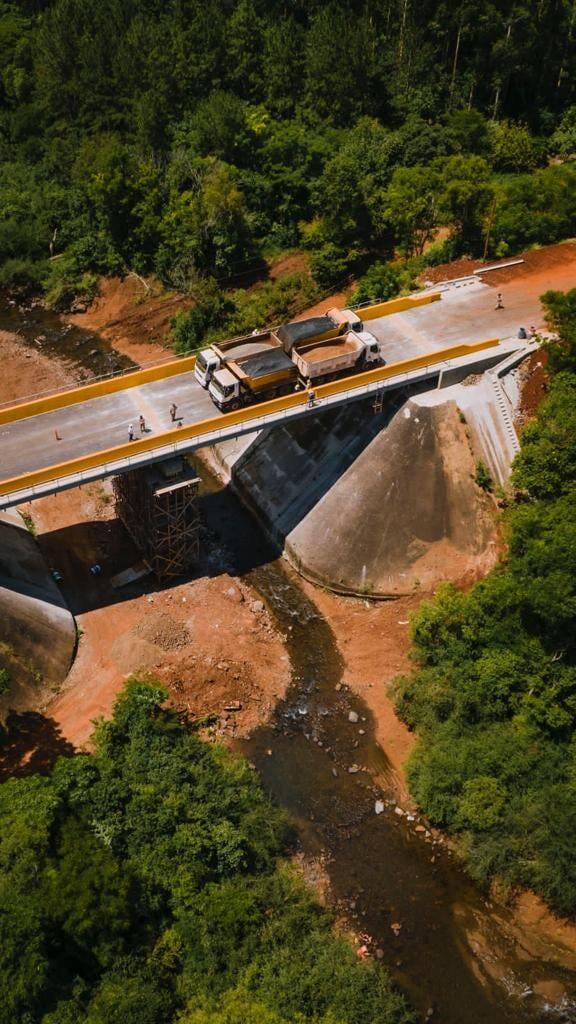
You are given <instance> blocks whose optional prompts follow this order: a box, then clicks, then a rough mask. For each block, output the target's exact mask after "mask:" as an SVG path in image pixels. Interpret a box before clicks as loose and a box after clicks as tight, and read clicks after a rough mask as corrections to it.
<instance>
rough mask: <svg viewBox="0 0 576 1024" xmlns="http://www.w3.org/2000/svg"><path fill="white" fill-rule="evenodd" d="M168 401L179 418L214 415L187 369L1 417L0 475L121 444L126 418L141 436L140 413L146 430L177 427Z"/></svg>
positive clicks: (125, 434) (186, 421)
mask: <svg viewBox="0 0 576 1024" xmlns="http://www.w3.org/2000/svg"><path fill="white" fill-rule="evenodd" d="M172 402H175V403H176V405H177V406H178V416H179V417H181V422H182V424H189V423H194V422H196V421H197V420H203V419H208V418H209V417H212V416H216V415H218V410H217V409H216V407H215V405H214V403H213V402H212V400H211V398H210V397H209V395H208V393H207V392H206V391H204V389H203V388H201V387H200V385H199V384H198V383H197V381H196V380H195V378H194V374H193V373H192V372H188V373H182V374H179V375H177V376H174V377H168V378H166V379H163V380H157V381H154V382H152V383H150V384H141V385H139V386H137V387H131V388H127V389H126V390H124V391H118V392H116V393H115V394H111V395H104V396H102V397H101V398H92V399H90V400H89V401H86V402H81V403H80V404H78V405H68V406H65V407H64V408H63V409H55V410H54V411H53V412H45V413H42V414H41V415H38V416H30V417H28V418H26V419H17V420H15V421H14V422H13V423H4V424H2V425H1V426H0V479H2V480H6V479H9V478H10V477H14V476H21V475H22V474H24V473H28V472H32V471H34V470H37V469H42V468H44V467H45V466H52V465H54V464H55V463H59V462H67V461H68V460H69V459H75V458H78V457H79V456H81V455H87V454H89V453H90V452H97V451H104V450H106V449H109V448H114V447H116V446H117V445H121V444H124V442H125V441H127V440H128V425H129V424H130V423H132V425H133V427H134V435H135V437H139V427H138V417H139V415H140V414H142V415H143V416H144V419H145V420H146V425H147V427H148V428H149V431H150V433H154V434H163V433H165V432H166V431H169V430H172V429H174V430H177V429H178V426H177V425H174V424H173V423H172V422H171V420H170V406H171V404H172ZM55 432H58V435H59V436H60V437H61V440H60V441H58V440H56V433H55ZM150 433H148V434H147V435H144V436H148V437H149V436H150Z"/></svg>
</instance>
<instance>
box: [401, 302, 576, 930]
mask: <svg viewBox="0 0 576 1024" xmlns="http://www.w3.org/2000/svg"><path fill="white" fill-rule="evenodd" d="M546 304H547V308H548V309H549V311H550V316H551V317H552V318H555V320H554V323H555V326H556V327H557V329H558V330H559V332H560V340H559V341H558V342H557V343H555V344H554V346H551V349H550V367H551V368H552V370H553V371H554V370H560V371H561V372H557V373H556V375H555V376H553V378H552V381H551V385H550V394H549V396H548V398H547V399H546V401H545V402H544V403H543V405H542V406H541V408H540V410H539V413H538V416H537V418H536V420H535V421H534V422H533V423H532V424H530V425H529V426H528V427H526V429H525V431H524V433H523V435H522V446H521V452H520V454H519V455H518V456H517V459H516V463H515V467H514V482H515V484H516V485H517V487H519V488H521V489H522V490H523V492H524V500H522V501H520V502H519V503H518V504H517V505H515V506H513V507H512V508H511V509H510V511H509V512H508V514H507V520H506V529H507V539H508V557H507V559H506V561H505V562H503V563H502V564H501V565H500V566H499V567H498V568H497V569H496V570H494V571H493V572H492V573H491V574H490V575H489V576H488V577H487V578H486V579H485V580H483V581H482V582H481V583H478V584H477V585H476V586H475V587H474V588H473V589H472V590H471V591H470V592H469V593H468V594H463V593H460V592H458V591H456V590H454V589H453V588H451V587H445V588H443V589H442V590H441V591H440V592H439V593H438V595H437V597H436V598H435V599H434V600H433V601H431V602H429V603H427V604H424V605H422V606H421V607H420V609H419V611H418V612H417V614H416V615H415V616H414V619H413V622H412V638H413V645H414V652H413V653H414V658H415V660H416V662H417V663H418V669H417V671H416V672H415V673H414V674H413V675H412V676H409V677H404V678H402V679H398V680H397V681H396V683H395V694H396V701H397V707H398V710H399V713H400V714H401V716H402V717H403V719H404V720H405V721H406V722H407V723H408V724H409V725H410V726H411V727H412V728H415V729H416V730H418V734H419V741H418V744H417V746H416V749H415V752H414V754H413V756H412V758H411V762H410V767H409V777H410V784H411V787H412V791H413V793H414V795H415V796H416V798H417V799H418V801H419V802H420V804H421V805H422V806H423V807H424V808H425V810H426V812H427V813H428V814H429V815H430V816H431V817H432V818H433V819H434V820H435V821H436V822H438V823H439V824H441V825H443V826H445V827H448V828H450V829H452V830H453V831H454V832H456V833H458V834H459V836H460V846H461V852H462V855H463V857H464V859H465V861H466V863H467V865H468V868H469V870H470V871H471V873H472V874H473V875H474V877H475V878H477V879H478V880H479V881H482V882H488V881H489V880H490V878H491V877H493V876H494V875H498V876H499V877H500V879H502V880H503V881H504V882H505V883H507V884H508V885H510V886H514V885H518V884H520V885H525V886H529V887H531V888H533V889H535V890H536V891H538V892H540V893H541V894H542V895H543V896H544V897H545V898H546V899H547V900H549V901H550V902H551V903H552V905H553V906H554V907H556V908H557V909H558V910H560V911H561V912H562V913H567V914H573V913H574V910H575V908H576V871H575V868H574V859H573V856H572V855H571V850H573V846H574V842H575V840H576V815H575V813H574V807H575V806H576V801H575V791H574V786H575V784H576V771H575V768H574V765H575V762H574V751H575V744H576V447H575V441H574V439H575V437H576V421H575V413H574V409H575V408H576V401H575V399H576V392H575V388H576V373H575V372H573V370H571V369H570V368H569V367H570V366H573V364H572V362H571V359H572V357H571V349H570V339H571V338H572V334H573V331H574V327H575V325H576V308H575V307H574V293H573V292H568V293H567V294H566V295H560V294H558V293H554V292H553V293H548V294H547V296H546ZM555 359H556V360H557V362H556V363H555V362H554V360H555ZM526 499H528V500H526Z"/></svg>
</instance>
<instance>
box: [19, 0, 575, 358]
mask: <svg viewBox="0 0 576 1024" xmlns="http://www.w3.org/2000/svg"><path fill="white" fill-rule="evenodd" d="M575 34H576V0H503V2H500V3H498V4H496V3H493V2H489V0H484V2H481V3H477V4H471V3H469V2H468V0H455V2H452V3H447V2H446V0H418V2H416V0H351V2H350V0H349V2H346V3H343V2H338V0H334V2H331V3H321V2H318V0H307V2H306V3H304V2H302V0H282V2H278V0H266V2H264V0H194V2H190V0H169V2H165V0H161V2H160V0H99V2H98V3H94V2H93V0H13V2H6V0H4V2H1V3H0V65H1V76H0V284H4V285H19V286H20V287H26V288H32V289H40V288H43V289H45V290H46V291H47V295H48V298H49V301H51V302H52V303H53V304H56V305H58V304H60V305H65V304H66V303H67V302H70V301H71V298H72V297H73V296H74V295H75V294H77V293H78V292H82V293H88V294H89V293H90V290H91V289H93V288H94V286H95V281H96V275H97V274H101V273H105V274H109V273H125V272H126V271H128V270H132V271H135V272H138V273H154V274H156V275H157V277H158V278H159V279H160V280H161V281H162V282H163V283H164V284H165V285H166V286H167V287H169V288H175V289H178V290H181V291H185V292H190V293H191V294H192V295H193V296H194V297H195V298H196V299H197V302H198V306H199V307H200V312H199V314H197V315H196V317H195V319H193V322H192V323H191V324H188V323H186V324H181V325H180V332H179V341H180V344H181V347H184V348H185V347H192V346H193V345H194V344H196V343H197V341H198V339H199V337H200V336H201V335H202V334H203V332H205V331H206V330H207V329H209V328H211V327H218V326H219V325H220V324H222V323H224V322H228V319H229V318H231V320H230V322H231V324H232V327H236V326H239V327H240V328H244V327H245V326H250V325H253V324H254V320H255V319H256V317H257V316H260V317H262V316H265V315H266V312H267V311H268V310H274V312H275V313H278V314H279V315H281V314H283V312H284V311H285V310H289V309H290V303H291V301H292V299H293V298H294V294H295V293H296V292H298V291H299V290H301V288H302V287H303V282H302V280H295V281H292V282H288V283H285V284H284V286H283V292H282V294H278V293H277V292H275V291H274V289H273V288H272V289H271V291H270V294H268V295H267V296H265V298H264V299H263V300H261V301H260V303H259V304H257V306H256V307H249V308H248V309H246V308H245V306H243V300H242V296H241V295H239V296H236V297H232V298H229V297H228V298H227V299H225V298H224V296H223V294H222V292H221V290H220V286H221V285H222V284H223V283H230V282H231V281H232V283H233V281H234V275H237V274H238V273H239V272H240V271H242V270H244V271H245V270H246V269H247V268H250V267H254V266H258V265H261V264H262V261H263V260H265V259H270V258H273V257H274V255H275V254H278V253H282V252H286V251H287V250H290V249H291V248H295V247H297V248H302V247H303V248H305V249H306V250H308V251H309V252H310V256H311V269H312V275H313V279H314V282H315V283H316V287H317V288H319V289H321V290H326V289H329V288H331V287H333V286H334V285H336V284H339V283H341V282H342V281H343V280H345V279H347V278H348V277H349V275H350V274H352V273H354V274H356V275H358V273H362V272H363V271H364V270H365V269H366V268H367V267H368V266H370V264H371V263H373V262H374V261H375V260H376V261H377V267H376V270H375V271H372V274H371V277H370V278H369V279H368V283H367V284H366V285H364V286H363V287H364V291H363V293H362V294H365V293H366V292H368V293H369V294H368V297H373V293H374V292H378V293H379V294H380V295H382V294H383V295H384V296H386V295H388V294H392V293H394V291H397V290H398V289H399V288H402V287H403V286H404V285H405V284H406V282H407V281H408V280H409V279H410V274H411V272H412V271H413V269H414V267H413V266H408V269H407V270H406V271H405V272H404V274H402V273H399V272H398V269H397V268H391V267H390V266H389V262H390V260H391V259H392V258H393V257H394V256H398V254H400V255H402V256H403V257H404V258H405V259H407V260H408V261H410V260H412V261H414V260H416V261H418V260H421V259H422V258H423V255H422V254H423V253H424V252H425V253H426V257H425V258H426V259H428V260H432V261H433V260H436V261H438V260H441V259H445V258H449V257H450V256H452V255H455V254H457V253H462V252H470V253H473V254H476V255H482V254H484V253H486V254H488V255H496V256H502V255H505V254H506V253H508V252H513V251H517V250H518V249H520V248H521V247H522V246H526V245H530V244H533V243H546V242H552V241H557V240H559V239H561V238H565V237H568V236H570V235H573V234H575V233H576V166H575V165H574V164H571V163H570V162H569V160H567V159H566V158H569V157H570V156H572V155H573V154H574V152H575V151H576V48H575V45H574V42H575ZM439 227H443V228H444V229H445V230H444V232H443V233H442V236H441V237H442V241H439V239H438V238H437V230H438V228H439ZM406 275H407V276H406ZM309 284H310V282H309V281H308V283H306V282H304V287H308V286H309ZM238 306H240V308H238ZM234 317H235V318H236V319H234ZM260 322H261V321H260Z"/></svg>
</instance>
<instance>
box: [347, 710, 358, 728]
mask: <svg viewBox="0 0 576 1024" xmlns="http://www.w3.org/2000/svg"><path fill="white" fill-rule="evenodd" d="M348 721H349V722H352V724H353V725H355V723H356V722H357V721H358V715H357V714H356V712H355V711H349V712H348Z"/></svg>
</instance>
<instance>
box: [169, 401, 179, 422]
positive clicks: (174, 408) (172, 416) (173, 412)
mask: <svg viewBox="0 0 576 1024" xmlns="http://www.w3.org/2000/svg"><path fill="white" fill-rule="evenodd" d="M177 412H178V406H177V405H176V402H172V405H171V406H170V419H171V420H172V423H175V422H176V413H177Z"/></svg>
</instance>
